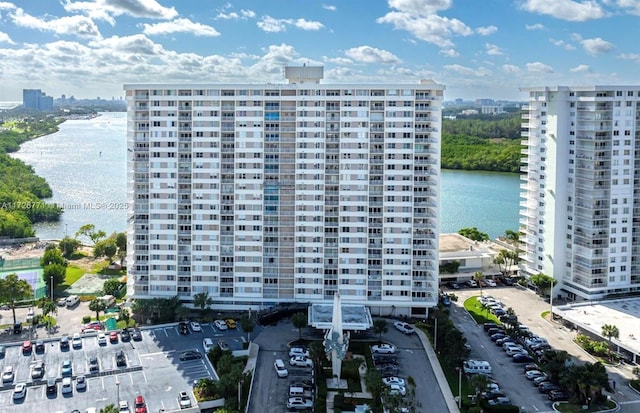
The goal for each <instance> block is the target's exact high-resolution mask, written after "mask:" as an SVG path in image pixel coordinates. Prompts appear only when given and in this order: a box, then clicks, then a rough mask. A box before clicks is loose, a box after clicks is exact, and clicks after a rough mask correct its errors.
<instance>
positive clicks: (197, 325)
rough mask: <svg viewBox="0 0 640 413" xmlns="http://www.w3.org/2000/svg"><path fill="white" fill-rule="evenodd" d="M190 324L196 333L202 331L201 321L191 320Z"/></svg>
mask: <svg viewBox="0 0 640 413" xmlns="http://www.w3.org/2000/svg"><path fill="white" fill-rule="evenodd" d="M189 326H190V327H191V331H193V332H194V333H199V332H201V331H202V327H201V326H200V323H198V322H197V321H192V322H190V323H189Z"/></svg>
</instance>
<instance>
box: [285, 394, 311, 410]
mask: <svg viewBox="0 0 640 413" xmlns="http://www.w3.org/2000/svg"><path fill="white" fill-rule="evenodd" d="M312 407H313V400H311V399H304V398H302V397H289V400H287V409H300V410H302V409H310V408H312Z"/></svg>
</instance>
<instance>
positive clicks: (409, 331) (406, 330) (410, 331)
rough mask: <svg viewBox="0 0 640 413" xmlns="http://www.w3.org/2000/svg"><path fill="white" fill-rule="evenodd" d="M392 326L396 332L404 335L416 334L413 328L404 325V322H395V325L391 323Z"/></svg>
mask: <svg viewBox="0 0 640 413" xmlns="http://www.w3.org/2000/svg"><path fill="white" fill-rule="evenodd" d="M393 326H394V327H395V328H396V330H398V331H400V332H402V333H405V334H413V333H415V332H416V329H415V327H413V326H412V325H411V324H409V323H405V322H404V321H396V322H395V323H393Z"/></svg>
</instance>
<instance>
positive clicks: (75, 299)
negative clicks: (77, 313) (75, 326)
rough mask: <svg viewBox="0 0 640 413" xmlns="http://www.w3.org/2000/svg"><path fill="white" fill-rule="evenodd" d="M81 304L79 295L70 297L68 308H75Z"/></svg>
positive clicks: (68, 298)
mask: <svg viewBox="0 0 640 413" xmlns="http://www.w3.org/2000/svg"><path fill="white" fill-rule="evenodd" d="M79 302H80V298H79V297H78V296H77V295H70V296H68V297H67V307H74V306H76V305H77V304H78V303H79Z"/></svg>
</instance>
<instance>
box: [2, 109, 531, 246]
mask: <svg viewBox="0 0 640 413" xmlns="http://www.w3.org/2000/svg"><path fill="white" fill-rule="evenodd" d="M126 120H127V118H126V113H124V112H114V113H103V114H101V116H99V117H97V118H94V119H89V120H69V121H66V122H64V123H63V124H61V125H60V131H59V132H57V133H54V134H52V135H48V136H44V137H42V138H39V139H36V140H33V141H30V142H26V143H24V144H23V145H22V147H21V148H20V151H18V152H17V153H15V154H14V155H13V156H15V157H16V158H19V159H21V160H23V161H24V162H26V163H27V164H29V165H32V166H33V167H34V169H35V171H36V173H37V174H38V175H40V176H42V177H43V178H45V179H46V180H47V182H49V185H51V188H52V189H53V194H54V195H53V198H52V199H51V201H52V202H57V203H58V204H62V205H63V207H64V210H65V212H64V214H62V219H61V220H60V222H56V223H50V224H38V225H36V235H37V236H38V237H40V238H41V239H60V238H62V237H64V236H65V234H66V233H68V234H69V235H73V234H75V232H76V231H77V230H78V229H79V228H80V227H81V226H82V225H84V224H88V223H92V224H94V225H95V226H96V228H97V229H102V230H104V231H105V232H106V233H107V234H110V233H112V232H122V231H125V230H126V221H127V211H126V206H127V204H126V202H127V199H126V198H127V182H126V179H127V178H126V154H127V148H126ZM519 185H520V182H519V178H518V175H516V174H503V173H491V172H470V171H451V170H444V171H442V177H441V189H442V196H441V206H442V208H441V211H442V214H441V232H443V233H444V232H457V231H458V230H459V229H460V228H464V227H474V226H475V227H477V228H478V229H479V230H480V231H482V232H486V233H488V234H489V236H490V237H491V238H496V237H498V236H500V235H502V234H504V231H505V230H507V229H511V230H517V229H518V219H519V217H518V210H519V195H518V194H519V191H520V188H519Z"/></svg>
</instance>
